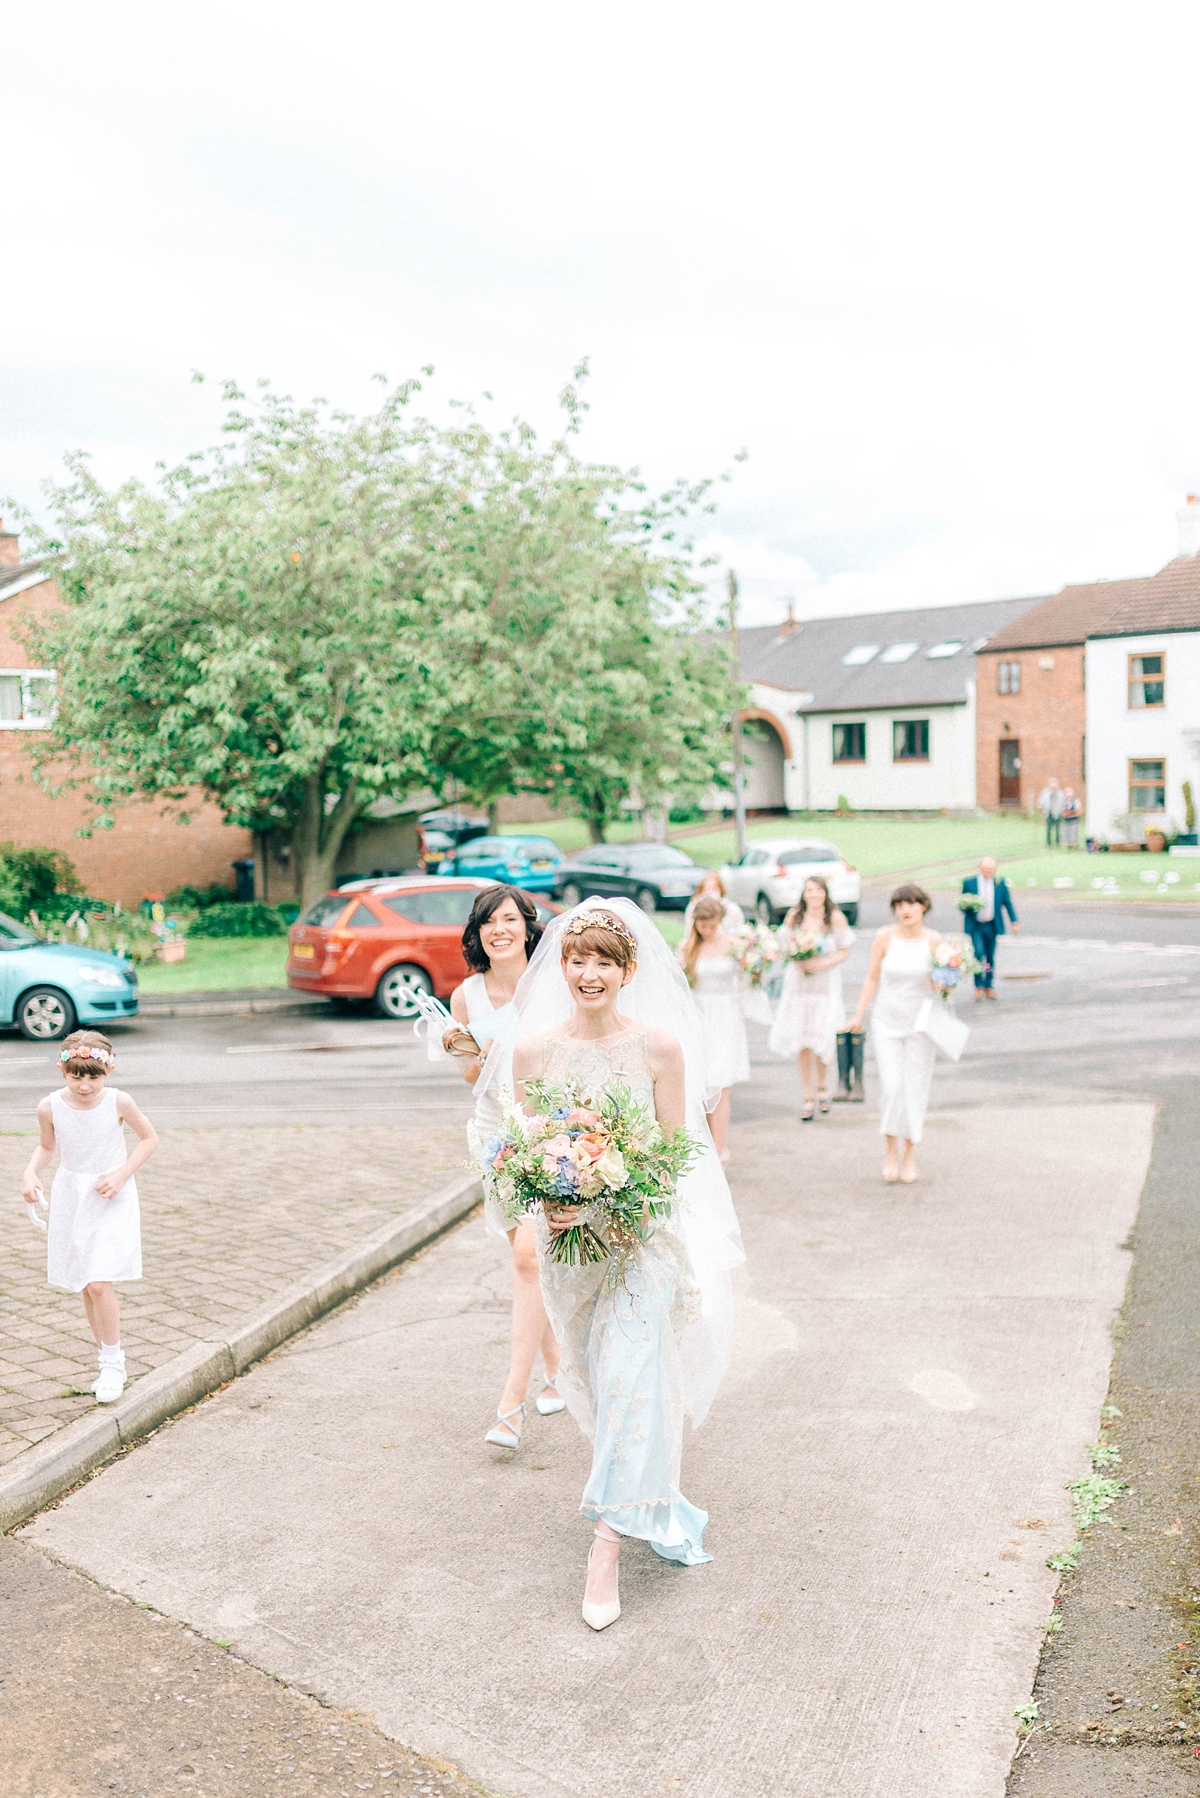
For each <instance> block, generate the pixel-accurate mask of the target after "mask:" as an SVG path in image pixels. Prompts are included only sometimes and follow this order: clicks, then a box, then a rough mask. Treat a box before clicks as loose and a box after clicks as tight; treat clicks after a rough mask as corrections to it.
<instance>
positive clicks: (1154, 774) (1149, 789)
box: [1129, 656, 1167, 812]
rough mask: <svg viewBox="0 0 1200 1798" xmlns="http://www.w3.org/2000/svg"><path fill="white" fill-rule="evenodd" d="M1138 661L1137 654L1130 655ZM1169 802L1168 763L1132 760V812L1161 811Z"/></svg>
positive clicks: (1130, 785)
mask: <svg viewBox="0 0 1200 1798" xmlns="http://www.w3.org/2000/svg"><path fill="white" fill-rule="evenodd" d="M1129 659H1130V661H1131V662H1133V661H1137V660H1138V659H1139V658H1138V657H1137V656H1130V658H1129ZM1166 803H1167V764H1166V762H1165V761H1157V762H1130V764H1129V809H1130V811H1131V812H1161V811H1162V809H1163V807H1164V806H1165V805H1166Z"/></svg>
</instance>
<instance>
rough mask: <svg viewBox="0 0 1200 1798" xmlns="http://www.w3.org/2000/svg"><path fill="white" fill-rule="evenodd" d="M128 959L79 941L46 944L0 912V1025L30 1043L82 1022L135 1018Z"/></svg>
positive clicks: (51, 1040) (134, 990) (98, 1025)
mask: <svg viewBox="0 0 1200 1798" xmlns="http://www.w3.org/2000/svg"><path fill="white" fill-rule="evenodd" d="M137 1009H138V982H137V975H136V973H135V972H134V967H133V963H132V962H131V961H127V960H126V959H125V957H124V956H122V955H112V954H110V953H109V952H108V951H107V950H105V949H89V948H88V947H87V945H86V944H83V943H80V944H79V945H76V944H74V943H48V942H46V940H45V939H44V938H43V937H40V936H39V935H38V933H37V932H36V930H30V929H29V927H28V925H26V924H18V923H17V922H16V920H15V918H6V917H4V916H3V914H0V1025H4V1024H9V1025H12V1024H15V1025H16V1027H17V1029H18V1030H19V1031H20V1032H21V1035H22V1036H24V1037H27V1038H29V1040H30V1041H31V1042H37V1043H56V1042H57V1041H58V1040H59V1038H60V1037H63V1036H70V1034H71V1032H72V1030H75V1029H77V1028H78V1027H79V1026H80V1025H81V1024H82V1025H92V1026H94V1027H95V1028H97V1029H103V1027H104V1025H105V1024H113V1023H116V1022H117V1020H118V1019H120V1018H135V1017H136V1016H137Z"/></svg>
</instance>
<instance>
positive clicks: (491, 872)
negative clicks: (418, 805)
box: [438, 837, 563, 893]
mask: <svg viewBox="0 0 1200 1798" xmlns="http://www.w3.org/2000/svg"><path fill="white" fill-rule="evenodd" d="M562 859H563V852H562V850H561V849H560V848H559V846H558V844H557V843H553V842H551V840H550V838H549V837H472V839H471V841H470V842H469V843H460V844H459V846H458V848H457V849H450V850H448V851H447V852H446V854H445V855H444V856H443V857H442V862H441V866H440V867H439V868H438V873H439V874H442V875H453V874H457V875H461V876H463V877H466V878H471V879H475V880H503V881H507V883H508V884H509V886H514V887H521V888H522V889H523V890H524V891H525V892H527V893H552V892H553V891H554V870H555V869H556V868H557V866H558V864H559V862H560V861H562Z"/></svg>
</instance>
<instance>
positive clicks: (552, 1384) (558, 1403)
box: [535, 1380, 567, 1417]
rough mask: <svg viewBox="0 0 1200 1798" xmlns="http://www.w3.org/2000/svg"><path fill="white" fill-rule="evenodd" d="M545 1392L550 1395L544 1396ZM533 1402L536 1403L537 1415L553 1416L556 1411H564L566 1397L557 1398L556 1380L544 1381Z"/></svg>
mask: <svg viewBox="0 0 1200 1798" xmlns="http://www.w3.org/2000/svg"><path fill="white" fill-rule="evenodd" d="M547 1393H549V1395H550V1396H549V1398H547V1396H546V1394H547ZM535 1403H536V1405H537V1414H538V1416H539V1417H555V1416H557V1414H558V1412H560V1411H565V1410H566V1408H567V1401H566V1399H565V1398H559V1396H558V1382H557V1380H547V1381H546V1384H545V1385H544V1386H543V1387H542V1390H541V1391H540V1392H539V1393H538V1395H537V1399H536V1400H535Z"/></svg>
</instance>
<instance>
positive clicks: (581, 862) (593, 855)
mask: <svg viewBox="0 0 1200 1798" xmlns="http://www.w3.org/2000/svg"><path fill="white" fill-rule="evenodd" d="M618 859H619V858H618V855H617V851H616V850H615V849H603V848H599V849H581V850H580V851H579V853H578V854H577V855H573V856H572V857H571V861H572V864H573V865H574V866H575V867H579V868H615V867H616V865H617V861H618Z"/></svg>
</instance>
